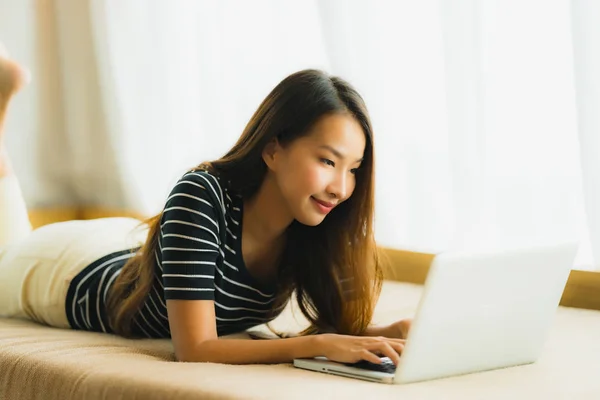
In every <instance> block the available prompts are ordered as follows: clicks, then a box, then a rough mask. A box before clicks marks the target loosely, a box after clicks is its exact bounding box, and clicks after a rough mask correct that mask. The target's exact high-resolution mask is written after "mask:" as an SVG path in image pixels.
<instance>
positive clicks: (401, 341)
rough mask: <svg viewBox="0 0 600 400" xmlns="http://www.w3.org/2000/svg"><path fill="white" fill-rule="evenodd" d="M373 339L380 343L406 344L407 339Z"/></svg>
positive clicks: (379, 337)
mask: <svg viewBox="0 0 600 400" xmlns="http://www.w3.org/2000/svg"><path fill="white" fill-rule="evenodd" d="M373 339H375V340H377V341H380V342H394V343H406V339H396V338H388V337H385V336H376V337H373Z"/></svg>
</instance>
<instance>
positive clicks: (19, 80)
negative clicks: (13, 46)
mask: <svg viewBox="0 0 600 400" xmlns="http://www.w3.org/2000/svg"><path fill="white" fill-rule="evenodd" d="M28 80H29V74H28V72H27V70H25V68H23V67H21V66H20V65H19V64H17V63H16V62H15V61H13V60H12V59H11V58H10V56H9V55H8V52H7V51H6V48H5V47H4V46H3V45H2V43H1V42H0V102H5V101H7V100H8V99H10V97H11V96H12V95H13V94H15V93H16V92H17V91H18V90H19V89H20V88H22V87H23V85H25V84H26V83H27V81H28Z"/></svg>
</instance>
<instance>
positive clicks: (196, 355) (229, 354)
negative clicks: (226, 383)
mask: <svg viewBox="0 0 600 400" xmlns="http://www.w3.org/2000/svg"><path fill="white" fill-rule="evenodd" d="M317 339H318V336H304V337H296V338H290V339H277V340H244V339H226V340H222V339H212V340H206V341H204V342H201V343H199V344H198V345H196V346H194V347H193V348H191V349H188V352H187V354H186V355H185V357H184V358H182V359H179V361H191V362H217V363H223V364H252V363H257V364H274V363H288V362H292V361H293V360H294V358H310V357H316V356H319V355H322V354H320V353H319V351H318V350H317V347H318V346H317V341H318V340H317Z"/></svg>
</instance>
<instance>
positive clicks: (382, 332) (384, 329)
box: [362, 325, 393, 337]
mask: <svg viewBox="0 0 600 400" xmlns="http://www.w3.org/2000/svg"><path fill="white" fill-rule="evenodd" d="M362 336H383V337H393V336H392V334H391V333H390V325H370V326H369V327H368V328H367V329H366V330H365V331H364V332H363V334H362Z"/></svg>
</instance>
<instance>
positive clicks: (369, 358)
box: [360, 349, 381, 364]
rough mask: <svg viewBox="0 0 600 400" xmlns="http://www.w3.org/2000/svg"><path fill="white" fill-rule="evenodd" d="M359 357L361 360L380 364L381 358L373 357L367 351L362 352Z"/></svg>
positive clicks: (373, 355) (372, 354)
mask: <svg viewBox="0 0 600 400" xmlns="http://www.w3.org/2000/svg"><path fill="white" fill-rule="evenodd" d="M360 357H361V358H362V359H363V360H366V361H370V362H372V363H374V364H381V358H379V356H377V355H375V354H374V353H372V352H370V351H369V350H367V349H364V350H362V352H361V354H360Z"/></svg>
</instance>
